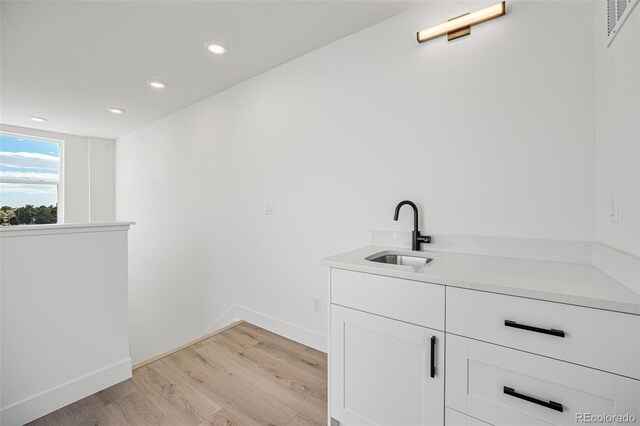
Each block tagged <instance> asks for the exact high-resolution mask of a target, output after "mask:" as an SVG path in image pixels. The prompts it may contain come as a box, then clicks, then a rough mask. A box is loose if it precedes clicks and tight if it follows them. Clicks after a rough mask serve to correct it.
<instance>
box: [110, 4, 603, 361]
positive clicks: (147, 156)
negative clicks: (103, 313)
mask: <svg viewBox="0 0 640 426" xmlns="http://www.w3.org/2000/svg"><path fill="white" fill-rule="evenodd" d="M478 7H479V3H478V2H473V3H463V2H439V3H429V4H426V5H421V6H419V7H418V8H416V9H413V10H411V11H409V12H407V13H404V14H402V15H399V16H397V17H395V18H392V19H390V20H388V21H385V22H383V23H380V24H378V25H375V26H373V27H370V28H368V29H366V30H364V31H362V32H360V33H357V34H355V35H352V36H350V37H347V38H345V39H343V40H340V41H338V42H336V43H333V44H331V45H329V46H326V47H324V48H322V49H319V50H317V51H315V52H312V53H310V54H308V55H305V56H303V57H301V58H298V59H296V60H294V61H292V62H289V63H287V64H285V65H283V66H280V67H278V68H276V69H274V70H271V71H269V72H267V73H265V74H262V75H260V76H258V77H255V78H253V79H251V80H248V81H246V82H244V83H242V84H239V85H237V86H235V87H233V88H231V89H229V90H226V91H225V92H222V93H220V94H218V95H215V96H213V97H210V98H208V99H205V100H203V101H201V102H199V103H197V104H195V105H192V106H190V107H188V108H186V109H184V110H182V111H179V112H177V113H175V114H173V115H171V116H169V117H167V118H165V119H163V120H160V121H158V122H156V123H153V124H152V125H149V126H147V127H145V128H143V129H140V130H138V131H136V132H134V133H132V134H129V135H127V136H125V137H122V138H120V139H119V140H118V141H117V153H116V167H117V170H116V180H117V181H116V188H117V190H116V194H117V200H116V201H117V202H116V206H117V207H116V208H117V211H116V216H117V218H118V219H120V220H132V221H136V222H137V225H136V226H135V227H134V229H132V232H131V239H130V250H131V256H130V318H131V339H132V340H131V343H132V357H133V359H134V361H136V362H137V361H140V360H143V359H146V358H149V357H151V356H153V355H156V354H158V353H160V352H162V351H164V350H167V349H169V348H172V347H175V346H177V345H179V344H181V343H184V342H185V341H188V340H189V339H192V338H195V337H197V336H198V335H199V334H200V333H201V332H203V331H204V330H206V329H207V327H208V326H209V325H211V324H212V323H213V322H214V321H215V320H216V319H217V318H218V317H219V316H220V315H222V314H223V312H225V310H226V309H228V308H229V307H230V306H231V305H233V304H239V305H242V306H244V307H247V308H250V309H253V310H255V311H257V312H260V313H263V314H266V315H271V316H273V317H275V318H278V319H281V320H284V321H288V322H291V323H293V324H296V325H297V326H299V327H301V328H304V329H307V330H311V331H313V332H316V333H320V334H324V333H325V331H326V330H325V315H324V312H323V313H322V314H318V313H316V312H313V311H312V302H311V301H312V296H316V295H318V296H324V294H325V286H326V276H325V271H324V270H323V269H322V268H321V267H320V266H319V260H320V258H322V257H324V256H327V255H330V254H334V253H336V252H340V251H345V250H349V249H353V248H355V247H358V246H363V245H366V244H368V243H369V232H370V231H371V230H374V229H402V230H405V229H409V228H410V226H411V217H410V214H409V212H403V214H402V218H401V220H400V222H399V223H394V222H393V221H392V215H393V209H394V207H395V205H396V203H397V202H398V201H400V200H402V199H405V198H408V199H412V200H414V201H416V202H417V203H418V204H419V205H420V207H421V211H422V218H423V219H424V223H423V227H424V229H425V230H426V231H427V232H430V233H443V234H472V235H490V236H516V237H533V238H549V239H563V240H593V239H594V238H595V223H596V217H595V201H596V193H595V142H594V125H593V123H594V111H595V107H594V93H593V92H594V91H593V87H594V70H593V61H594V49H593V8H592V5H591V4H590V3H588V2H585V3H577V2H566V3H565V2H540V3H536V2H518V3H510V4H509V10H508V15H507V16H506V17H503V18H500V19H498V20H495V21H493V22H490V23H486V24H483V25H480V26H477V27H474V28H473V30H472V35H471V37H470V38H468V39H465V40H461V41H458V42H455V43H447V42H446V40H445V39H438V40H435V41H432V42H429V43H426V44H424V45H417V44H416V42H415V32H416V30H419V29H422V28H425V27H427V26H430V25H434V24H437V23H440V22H442V21H443V20H445V19H448V18H450V17H452V16H457V15H459V14H461V13H463V12H466V11H468V10H475V9H477V8H478ZM567 25H570V28H567ZM559 35H562V36H559ZM264 200H274V202H275V215H273V216H267V215H264V214H263V212H262V209H263V202H264ZM326 305H327V301H326V300H323V309H324V307H325V306H326Z"/></svg>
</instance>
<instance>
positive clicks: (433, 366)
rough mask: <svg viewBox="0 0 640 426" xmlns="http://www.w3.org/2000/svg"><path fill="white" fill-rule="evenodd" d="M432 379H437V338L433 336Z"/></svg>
mask: <svg viewBox="0 0 640 426" xmlns="http://www.w3.org/2000/svg"><path fill="white" fill-rule="evenodd" d="M431 377H436V336H431Z"/></svg>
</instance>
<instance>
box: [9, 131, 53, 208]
mask: <svg viewBox="0 0 640 426" xmlns="http://www.w3.org/2000/svg"><path fill="white" fill-rule="evenodd" d="M0 180H1V181H2V182H1V183H0V204H1V205H2V206H10V207H22V206H24V205H26V204H33V205H35V206H40V205H45V206H49V205H54V206H55V205H56V204H57V199H58V194H57V186H56V185H47V184H44V185H43V184H38V183H39V182H58V181H59V180H60V144H59V143H57V142H52V141H43V140H38V139H34V138H29V137H26V136H16V135H8V134H0ZM31 182H33V183H31Z"/></svg>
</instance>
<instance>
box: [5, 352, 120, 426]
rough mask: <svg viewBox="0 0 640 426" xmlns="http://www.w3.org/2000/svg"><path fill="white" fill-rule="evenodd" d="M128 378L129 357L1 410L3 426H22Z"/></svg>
mask: <svg viewBox="0 0 640 426" xmlns="http://www.w3.org/2000/svg"><path fill="white" fill-rule="evenodd" d="M130 377H131V358H127V359H125V360H122V361H120V362H117V363H115V364H112V365H109V366H107V367H104V368H102V369H100V370H96V371H94V372H91V373H89V374H86V375H84V376H81V377H78V378H77V379H74V380H71V381H69V382H67V383H64V384H62V385H60V386H56V387H55V388H51V389H48V390H46V391H44V392H41V393H39V394H37V395H33V396H31V397H29V398H26V399H23V400H22V401H18V402H16V403H13V404H11V405H9V406H7V407H3V408H2V410H1V411H0V424H2V426H21V425H24V424H25V423H29V422H30V421H33V420H35V419H38V418H40V417H42V416H44V415H46V414H49V413H51V412H52V411H55V410H57V409H59V408H62V407H64V406H66V405H69V404H71V403H73V402H76V401H78V400H80V399H82V398H84V397H86V396H89V395H92V394H94V393H96V392H98V391H101V390H103V389H105V388H108V387H109V386H113V385H115V384H116V383H120V382H122V381H123V380H126V379H128V378H130Z"/></svg>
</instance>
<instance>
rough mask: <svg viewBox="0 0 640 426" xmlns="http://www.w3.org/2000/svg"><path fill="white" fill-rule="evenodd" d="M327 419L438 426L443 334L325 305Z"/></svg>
mask: <svg viewBox="0 0 640 426" xmlns="http://www.w3.org/2000/svg"><path fill="white" fill-rule="evenodd" d="M331 416H332V417H333V418H335V419H336V420H338V421H340V422H341V423H343V424H345V425H385V426H391V425H402V426H411V425H443V424H444V334H443V333H441V332H439V331H436V330H431V329H428V328H424V327H419V326H416V325H412V324H408V323H405V322H402V321H396V320H392V319H389V318H384V317H380V316H377V315H372V314H368V313H364V312H360V311H356V310H352V309H348V308H343V307H340V306H336V305H331Z"/></svg>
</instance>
